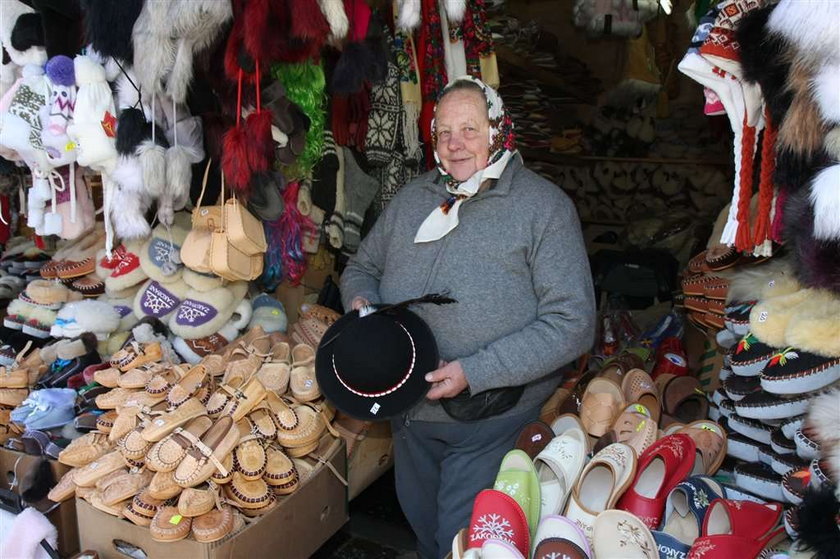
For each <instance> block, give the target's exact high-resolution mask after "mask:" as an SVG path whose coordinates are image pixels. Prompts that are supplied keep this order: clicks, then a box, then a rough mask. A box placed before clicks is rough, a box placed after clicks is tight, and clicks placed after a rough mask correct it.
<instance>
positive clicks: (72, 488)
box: [47, 470, 76, 503]
mask: <svg viewBox="0 0 840 559" xmlns="http://www.w3.org/2000/svg"><path fill="white" fill-rule="evenodd" d="M75 477H76V470H69V471H68V472H67V473H65V474H64V475H63V476H61V477H60V478H59V480H58V483H56V484H55V486H53V488H52V489H50V492H49V493H47V499H49V500H50V501H52V502H53V503H61V502H64V501H66V500H67V499H70V498H72V497H73V496H74V495H75V494H76V482H75V481H73V479H74V478H75Z"/></svg>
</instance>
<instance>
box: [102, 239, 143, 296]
mask: <svg viewBox="0 0 840 559" xmlns="http://www.w3.org/2000/svg"><path fill="white" fill-rule="evenodd" d="M124 247H125V254H123V256H122V258H121V259H120V260H119V261H118V262H117V264H116V266H114V269H113V270H111V274H110V275H109V276H108V277H107V278H105V290H106V291H107V292H108V293H112V292H114V291H122V290H123V289H128V288H129V287H132V286H134V285H137V284H140V283H143V282H144V281H146V280H147V279H148V276H147V275H146V272H144V271H143V268H142V267H141V266H140V251H141V250H142V247H143V243H142V241H128V242H126V243H125V245H124Z"/></svg>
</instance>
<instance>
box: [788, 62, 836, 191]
mask: <svg viewBox="0 0 840 559" xmlns="http://www.w3.org/2000/svg"><path fill="white" fill-rule="evenodd" d="M816 70H817V68H816V66H815V65H814V64H812V63H810V62H809V61H807V60H805V59H804V58H802V57H801V56H797V57H796V59H795V60H794V61H793V64H792V65H791V68H790V73H789V74H788V79H787V84H786V88H787V90H788V91H790V92H791V93H792V94H793V100H792V101H791V104H790V108H789V109H788V111H787V115H786V116H785V119H784V120H783V121H782V124H781V125H780V126H779V136H778V146H779V150H780V151H790V152H791V153H795V154H800V155H803V156H806V157H813V156H815V155H816V154H817V153H819V152H820V151H822V145H823V138H824V137H825V134H826V132H828V129H827V127H826V125H825V123H824V122H823V119H822V115H821V114H820V109H819V106H818V105H817V102H816V100H815V99H814V93H813V91H812V89H811V80H812V79H813V78H814V76H815V75H816ZM793 186H796V185H793Z"/></svg>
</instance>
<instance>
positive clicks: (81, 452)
mask: <svg viewBox="0 0 840 559" xmlns="http://www.w3.org/2000/svg"><path fill="white" fill-rule="evenodd" d="M110 449H111V445H110V444H109V443H108V437H107V436H106V435H105V434H104V433H100V432H97V431H92V432H90V433H86V434H84V435H82V436H81V437H79V438H78V439H74V440H72V441H71V442H70V444H69V445H67V447H66V448H65V449H64V450H62V451H61V453H59V455H58V461H59V462H61V463H62V464H65V465H67V466H70V467H73V468H80V467H82V466H85V465H87V464H90V463H91V462H93V461H94V460H96V459H98V458H100V457H102V456H104V455H105V454H107V453H108V452H109V450H110Z"/></svg>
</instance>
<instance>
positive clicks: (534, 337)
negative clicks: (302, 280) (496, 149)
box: [341, 157, 595, 422]
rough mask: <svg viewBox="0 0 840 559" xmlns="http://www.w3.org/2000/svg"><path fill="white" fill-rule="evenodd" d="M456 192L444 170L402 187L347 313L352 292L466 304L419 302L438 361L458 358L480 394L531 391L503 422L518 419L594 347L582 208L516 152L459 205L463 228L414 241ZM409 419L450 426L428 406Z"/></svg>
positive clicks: (373, 236) (348, 286)
mask: <svg viewBox="0 0 840 559" xmlns="http://www.w3.org/2000/svg"><path fill="white" fill-rule="evenodd" d="M448 197H449V194H448V193H447V191H446V188H445V186H444V184H443V181H442V180H441V178H440V175H439V173H438V172H437V171H431V172H429V173H426V174H424V175H421V176H420V177H417V178H416V179H414V180H413V181H411V182H410V183H409V184H407V185H406V186H405V187H403V188H402V189H401V190H400V191H399V193H398V194H397V195H396V196H395V197H394V199H393V200H391V202H390V203H389V205H388V207H387V208H386V209H385V211H384V212H383V213H382V215H380V216H379V219H378V220H377V222H376V224H375V225H374V226H373V228H372V229H371V231H370V233H369V234H368V235H367V237H365V239H364V240H363V241H362V243H361V245H360V246H359V250H358V252H357V254H356V255H355V256H353V257H352V258H351V259H350V261H349V263H348V265H347V268H346V269H345V271H344V273H343V274H342V276H341V294H342V299H343V302H344V306H345V308H348V309H349V308H350V302H351V301H352V300H353V298H354V297H356V296H361V297H365V298H366V299H368V300H369V301H371V302H372V303H396V302H399V301H404V300H406V299H411V298H414V297H419V296H421V295H425V294H428V293H439V292H448V293H449V295H450V296H451V297H453V298H454V299H456V300H457V301H458V303H456V304H451V305H443V306H435V305H418V306H415V307H412V310H413V311H414V312H415V313H417V314H418V315H420V316H421V317H422V318H423V319H424V320H425V321H426V322H427V323H428V324H429V326H430V328H431V330H432V332H434V334H435V339H436V340H437V344H438V348H439V351H440V357H441V358H442V359H444V360H446V361H455V360H456V359H457V360H459V361H460V363H461V366H462V367H463V369H464V373H465V376H466V378H467V381H468V383H469V386H470V390H471V392H472V394H477V393H479V392H482V391H484V390H488V389H490V388H499V387H504V386H518V385H527V386H526V388H525V392H524V393H523V395H522V398H521V399H520V400H519V403H518V404H517V405H516V406H515V407H514V408H513V409H511V410H510V411H508V412H506V413H505V414H503V415H513V414H516V413H521V412H523V411H526V410H527V409H531V408H533V407H536V406H539V405H541V404H542V403H544V402H545V400H546V399H548V397H549V396H550V395H551V393H552V392H553V391H554V390H555V389H556V387H557V385H558V384H559V382H560V380H561V375H560V374H559V373H557V372H556V371H557V370H558V369H560V368H561V367H562V366H563V365H565V364H567V363H569V362H570V361H572V360H574V359H575V358H577V357H578V356H579V355H581V354H583V353H584V352H586V351H588V350H589V348H590V347H591V345H592V343H593V341H594V331H595V303H594V294H593V288H592V278H591V274H590V271H589V262H588V259H587V256H586V251H585V249H584V245H583V239H582V235H581V230H580V222H579V220H578V216H577V212H576V211H575V207H574V205H573V204H572V202H571V200H569V198H568V197H567V196H566V195H565V194H564V193H563V191H562V190H560V188H558V187H557V186H556V185H554V184H552V183H551V182H549V181H547V180H545V179H543V178H541V177H540V176H539V175H537V174H535V173H533V172H531V171H529V170H528V169H526V168H525V167H524V166H523V164H522V160H521V159H520V158H519V157H514V158H513V159H512V160H511V161H510V162H509V163H508V165H507V168H506V169H505V170H504V172H503V173H502V176H501V177H500V178H499V180H498V181H497V182H496V184H495V185H493V186H492V188H490V189H488V190H485V191H483V192H480V193H479V194H476V195H475V196H473V197H472V198H469V199H467V200H465V201H464V203H463V204H461V208H460V211H459V213H458V218H459V221H460V223H459V225H458V227H456V228H455V229H454V230H453V231H451V232H450V233H449V234H447V235H446V236H445V237H443V238H442V239H439V240H437V241H433V242H428V243H418V244H415V243H414V235H415V233H416V232H417V229H418V228H419V227H420V224H421V223H422V222H423V220H425V219H426V217H427V216H428V215H429V213H430V212H431V211H432V210H433V209H434V208H436V207H437V206H438V205H440V204H441V203H442V202H443V201H445V200H446V199H447V198H448ZM408 415H409V418H410V419H416V420H422V421H447V422H449V421H454V420H452V419H451V418H450V417H449V415H447V414H446V412H445V411H444V410H443V408H442V407H441V405H440V404H439V403H438V402H433V401H430V400H426V399H423V400H422V401H421V402H420V403H419V404H417V406H415V407H414V409H412V410H411V411H410V412H409V414H408ZM500 417H501V416H500Z"/></svg>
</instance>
